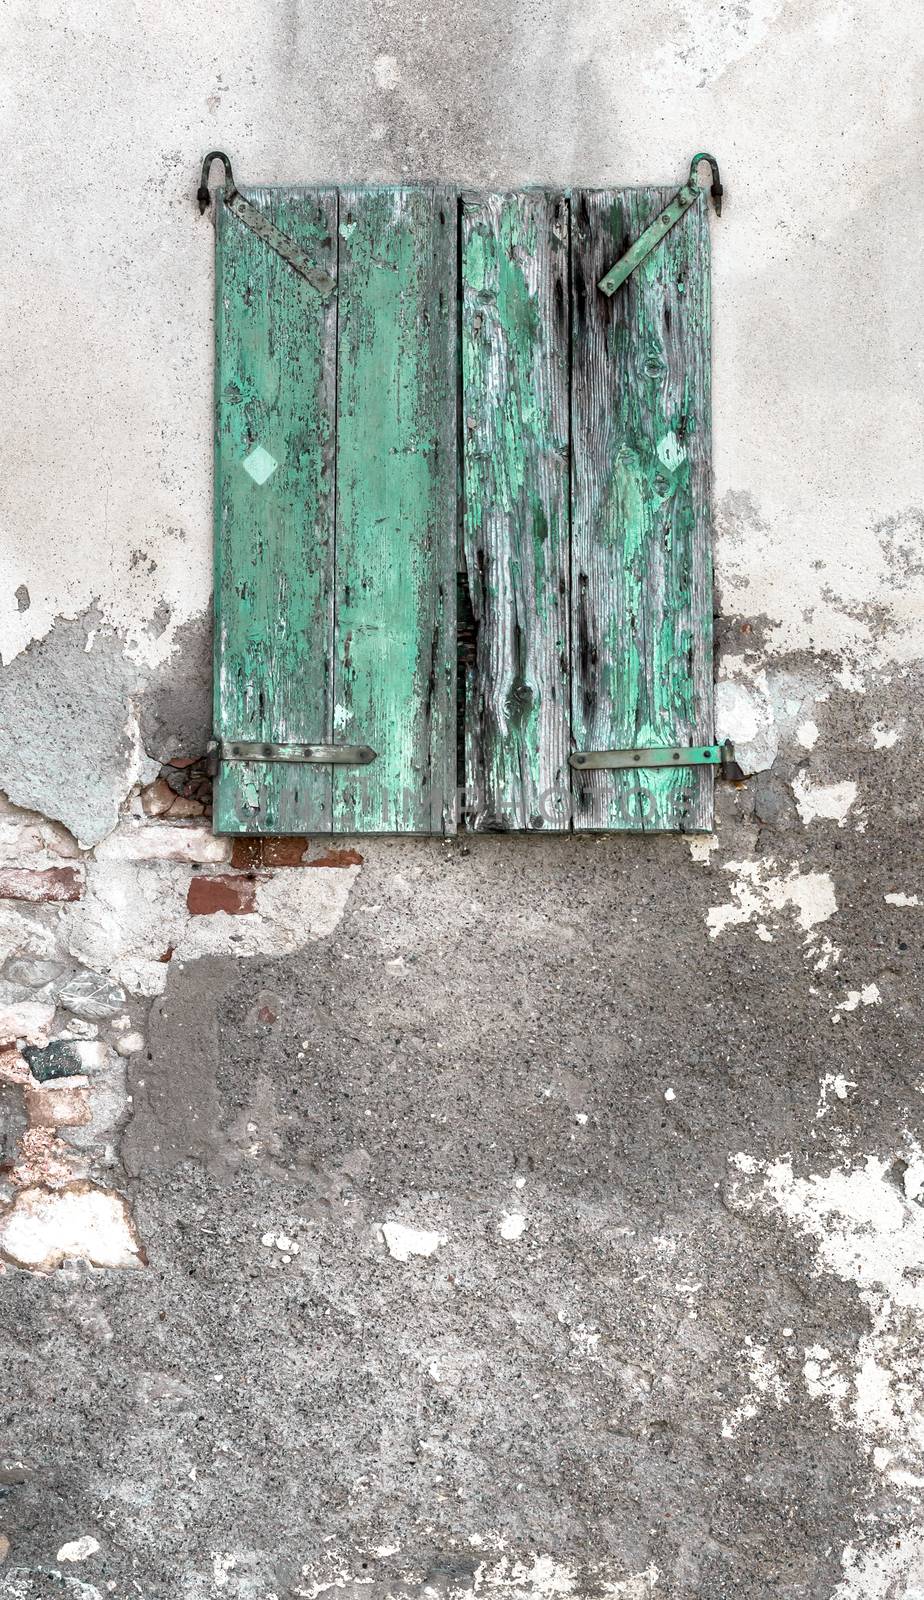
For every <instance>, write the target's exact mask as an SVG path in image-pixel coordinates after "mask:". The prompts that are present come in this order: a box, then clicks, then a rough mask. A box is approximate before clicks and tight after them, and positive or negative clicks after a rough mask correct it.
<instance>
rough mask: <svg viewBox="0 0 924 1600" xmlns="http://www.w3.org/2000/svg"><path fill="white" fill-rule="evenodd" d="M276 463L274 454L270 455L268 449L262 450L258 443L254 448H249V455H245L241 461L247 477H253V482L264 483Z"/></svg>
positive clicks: (270, 475)
mask: <svg viewBox="0 0 924 1600" xmlns="http://www.w3.org/2000/svg"><path fill="white" fill-rule="evenodd" d="M278 465H279V462H278V461H277V460H276V458H275V456H271V455H270V453H269V451H268V450H264V448H263V446H262V444H258V445H257V446H256V448H255V449H253V450H251V452H250V455H249V456H246V457H245V459H244V460H243V461H242V462H241V466H242V467H243V468H244V471H245V472H246V473H247V474H248V476H249V477H251V478H253V481H254V483H260V484H263V483H265V482H266V480H267V478H271V477H272V476H273V473H274V472H275V471H276V468H277V467H278Z"/></svg>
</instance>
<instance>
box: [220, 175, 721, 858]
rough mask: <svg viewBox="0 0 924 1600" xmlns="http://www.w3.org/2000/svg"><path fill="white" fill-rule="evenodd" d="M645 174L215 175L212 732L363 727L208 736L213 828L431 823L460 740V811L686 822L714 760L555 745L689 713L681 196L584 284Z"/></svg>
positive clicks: (691, 674)
mask: <svg viewBox="0 0 924 1600" xmlns="http://www.w3.org/2000/svg"><path fill="white" fill-rule="evenodd" d="M671 195H672V191H670V190H660V189H635V190H605V191H604V190H594V191H581V192H576V193H574V194H573V195H568V194H565V193H560V192H542V191H530V192H528V193H524V194H513V195H474V194H469V193H465V194H463V195H459V194H458V193H457V192H455V191H449V190H444V189H439V188H432V187H431V188H400V189H355V190H341V191H339V192H337V191H335V190H325V189H314V190H308V189H305V190H299V189H286V190H251V191H249V192H248V198H249V199H250V200H251V201H252V202H253V204H254V205H255V206H256V207H257V208H258V210H259V212H260V213H261V214H262V215H263V217H265V218H266V220H267V221H268V222H269V223H271V224H274V225H275V229H276V230H278V232H277V233H276V234H275V235H274V234H272V232H271V234H270V237H267V236H265V235H264V236H261V235H260V234H259V233H258V232H255V231H254V230H253V229H252V228H251V227H248V226H246V225H245V224H244V222H242V221H241V219H240V217H239V215H236V214H234V213H233V212H232V211H231V210H229V209H228V208H227V207H226V206H224V205H222V204H221V202H220V201H219V204H218V209H217V236H218V247H217V249H218V253H217V321H216V340H217V424H216V441H217V442H216V462H217V482H216V679H215V684H216V689H215V729H216V738H217V739H218V740H219V741H220V742H223V745H224V748H225V749H227V748H229V747H230V746H231V745H232V744H233V743H234V742H236V741H238V742H240V741H243V742H246V743H250V744H253V743H265V744H268V745H270V746H272V747H279V746H286V745H289V746H292V745H302V744H314V745H318V744H320V745H339V746H343V745H349V746H353V745H364V746H371V748H372V749H373V750H374V751H375V752H376V756H375V760H374V761H373V762H372V763H371V764H369V765H366V766H338V765H331V764H330V763H329V762H326V763H324V764H321V765H316V764H310V763H307V762H303V761H299V762H294V763H293V762H283V761H269V760H267V761H259V760H247V761H239V760H227V759H226V760H222V761H221V762H220V768H219V777H218V782H217V788H216V806H215V825H216V828H217V829H218V830H219V831H221V832H229V833H236V832H243V833H277V832H287V833H311V832H334V833H352V832H357V833H369V832H374V833H407V832H412V833H413V832H416V833H420V832H424V833H426V832H437V833H439V832H449V831H452V829H453V827H454V824H455V810H454V801H455V789H456V781H457V748H458V750H459V751H461V759H460V760H459V771H458V780H459V782H460V783H461V784H463V786H464V792H465V811H464V817H465V822H466V825H467V826H470V827H475V828H497V827H501V828H511V829H539V828H542V829H545V830H552V831H564V830H567V829H568V828H569V827H574V828H577V829H601V830H611V829H629V830H635V831H655V830H676V829H682V830H702V829H706V828H708V827H710V826H711V821H712V783H713V774H712V771H711V769H710V768H709V767H703V766H699V767H695V766H686V765H683V764H679V765H677V766H676V767H673V768H671V769H658V768H656V767H646V766H645V765H644V759H643V761H642V763H641V764H640V765H639V766H638V768H637V769H636V770H632V771H610V770H588V771H577V770H573V769H572V768H571V766H569V756H573V754H574V752H575V751H585V752H586V751H600V750H612V749H623V748H633V749H638V748H641V750H642V752H644V750H646V749H652V748H663V747H666V746H679V747H683V746H691V745H694V744H698V743H699V742H700V741H702V742H703V744H707V745H708V744H710V743H711V741H712V738H713V726H712V666H711V657H712V636H711V631H712V601H711V568H710V526H709V474H710V433H709V428H710V422H709V382H710V370H709V361H710V352H709V338H710V329H709V320H710V319H709V254H708V251H709V238H708V226H707V221H706V209H705V199H704V197H703V196H700V198H699V199H698V200H696V201H695V203H694V204H693V205H692V206H691V207H690V209H689V210H688V211H687V212H686V214H685V215H684V216H683V217H682V218H681V220H680V221H679V222H678V223H677V224H676V226H674V227H673V228H672V229H671V231H670V232H669V233H668V234H667V235H666V237H665V238H664V239H663V240H662V241H661V242H660V244H659V245H658V246H657V248H656V249H655V250H654V251H653V252H652V253H651V254H650V255H649V256H648V257H647V258H646V260H644V261H643V262H642V263H641V264H640V265H639V266H638V267H637V268H636V270H635V271H634V272H632V273H631V275H630V276H629V277H628V279H627V280H626V282H625V283H624V284H623V285H622V286H621V288H620V289H619V290H617V292H616V293H615V294H614V295H613V296H612V297H608V296H606V295H604V294H602V293H601V292H600V291H599V288H598V284H599V281H600V279H601V278H602V277H603V276H604V274H605V273H606V272H607V271H608V269H609V268H610V267H611V266H612V265H613V263H614V262H615V261H616V260H617V259H618V258H619V257H620V256H621V255H623V254H624V252H625V250H626V249H627V247H628V245H629V244H630V243H631V242H632V241H633V240H634V239H636V238H637V237H638V236H639V234H640V233H641V232H642V231H643V230H644V228H645V227H646V226H647V224H648V222H650V221H651V220H652V219H653V218H654V216H656V215H657V213H658V212H659V211H660V210H661V209H662V207H663V206H664V204H665V203H666V201H667V200H668V199H670V198H671ZM280 236H282V237H281V239H280ZM290 246H291V247H294V250H295V255H294V257H293V251H292V249H290V248H289V247H290ZM298 252H300V255H299V254H298ZM293 260H294V262H295V264H294V265H293ZM306 260H307V262H308V263H309V264H310V265H309V268H308V272H307V276H306V275H305V271H304V270H300V268H299V263H301V268H302V269H304V266H305V262H306ZM457 396H458V397H460V399H461V405H459V403H458V401H457ZM457 455H458V476H457ZM457 562H458V564H459V567H460V571H461V574H462V581H463V587H464V589H465V590H466V591H467V597H468V601H469V603H470V608H471V618H470V622H471V626H472V627H473V629H474V644H473V647H472V648H471V649H466V650H465V651H464V652H463V654H464V659H465V670H464V674H463V679H462V682H461V684H460V695H459V700H458V705H457V698H456V654H457V650H456V615H455V598H456V583H455V571H456V565H457ZM457 715H458V717H459V718H460V719H461V725H460V727H459V728H458V729H457Z"/></svg>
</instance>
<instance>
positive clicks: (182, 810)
mask: <svg viewBox="0 0 924 1600" xmlns="http://www.w3.org/2000/svg"><path fill="white" fill-rule="evenodd" d="M204 810H205V806H204V805H203V804H202V801H201V800H193V799H191V798H190V797H189V796H188V795H184V794H177V795H174V797H173V801H172V803H171V806H170V810H169V811H168V812H167V815H168V817H170V818H171V820H172V819H173V818H174V817H183V818H186V817H201V816H202V813H203V811H204Z"/></svg>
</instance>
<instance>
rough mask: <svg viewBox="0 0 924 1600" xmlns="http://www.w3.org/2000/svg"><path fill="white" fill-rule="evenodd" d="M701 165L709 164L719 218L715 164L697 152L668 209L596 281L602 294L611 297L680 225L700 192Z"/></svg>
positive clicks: (719, 186)
mask: <svg viewBox="0 0 924 1600" xmlns="http://www.w3.org/2000/svg"><path fill="white" fill-rule="evenodd" d="M701 161H708V163H709V168H710V171H711V173H712V183H711V185H710V188H709V193H710V194H711V195H712V203H713V205H714V206H715V214H716V216H717V217H720V216H721V215H722V195H723V194H724V192H725V191H724V189H723V188H722V181H721V179H720V177H719V164H718V162H717V161H716V159H715V156H710V155H709V154H707V152H706V151H705V150H700V151H698V152H697V154H696V155H695V156H694V157H693V160H692V161H691V162H690V176H689V178H688V179H687V181H686V183H685V184H684V186H683V188H682V189H681V190H680V191H679V193H678V194H675V195H674V198H673V200H672V201H671V202H670V204H669V205H667V206H665V208H664V210H663V211H662V212H661V214H660V216H658V217H655V220H654V222H650V223H649V224H648V227H647V228H646V229H645V231H644V233H641V234H639V237H638V238H637V239H636V241H635V243H634V244H633V245H630V246H629V248H628V250H627V251H626V253H625V255H624V256H621V257H620V259H619V260H618V261H617V263H616V265H615V266H614V267H610V270H609V272H608V273H607V274H606V276H605V277H604V278H601V279H600V282H599V283H598V284H597V288H598V289H600V290H602V292H603V293H604V294H615V292H616V290H617V289H618V288H619V286H620V284H622V283H625V281H626V279H627V278H628V277H629V275H630V274H631V273H633V272H634V271H635V269H636V267H638V266H640V265H641V263H642V262H643V261H644V260H645V257H646V256H650V255H651V252H652V250H654V249H655V248H656V247H657V246H658V245H659V244H660V243H661V240H662V239H663V238H664V235H665V234H666V233H669V232H670V230H671V228H672V227H673V226H674V224H675V223H676V222H679V221H680V218H681V217H682V216H683V215H684V212H686V211H689V209H690V207H691V206H692V205H694V204H695V202H696V201H697V200H698V199H699V197H700V195H701V194H702V192H703V191H702V189H701V188H700V186H699V183H698V182H697V178H696V171H697V168H698V167H699V164H700V162H701Z"/></svg>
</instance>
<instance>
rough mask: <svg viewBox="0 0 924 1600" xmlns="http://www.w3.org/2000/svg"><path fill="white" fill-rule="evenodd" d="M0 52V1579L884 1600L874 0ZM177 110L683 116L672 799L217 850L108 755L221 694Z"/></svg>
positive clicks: (907, 1013) (899, 298)
mask: <svg viewBox="0 0 924 1600" xmlns="http://www.w3.org/2000/svg"><path fill="white" fill-rule="evenodd" d="M2 35H3V43H4V51H3V59H4V65H5V67H6V69H7V77H8V86H9V89H8V93H7V94H6V95H5V96H3V97H2V98H0V108H2V109H0V127H2V129H3V132H4V134H5V136H6V137H5V148H6V150H7V151H8V161H7V166H6V170H5V175H4V181H3V194H4V207H5V237H6V244H5V250H4V259H3V262H2V265H0V294H2V297H3V303H4V308H5V310H6V312H7V316H6V321H5V333H6V337H5V342H4V348H3V353H2V356H0V363H2V375H3V394H4V406H3V422H2V427H3V437H4V452H3V472H2V473H0V527H2V529H3V539H2V551H0V562H2V569H0V661H2V663H3V665H2V669H0V712H2V715H0V723H2V729H0V789H2V790H3V792H4V794H5V795H8V796H9V801H10V802H12V803H8V802H7V801H6V800H4V799H3V797H2V796H0V1330H2V1338H0V1349H2V1361H0V1370H2V1371H3V1384H2V1392H3V1407H2V1422H0V1430H2V1437H0V1596H2V1600H56V1597H57V1596H61V1597H62V1600H108V1597H109V1596H112V1597H114V1600H135V1597H137V1596H141V1597H142V1600H168V1597H169V1600H305V1597H307V1600H320V1597H321V1596H322V1595H323V1596H327V1597H328V1600H330V1597H333V1596H335V1595H337V1594H338V1593H342V1594H343V1595H344V1600H364V1597H365V1596H366V1595H369V1600H388V1597H391V1596H395V1597H399V1596H400V1597H414V1596H431V1597H437V1600H475V1597H478V1600H567V1597H569V1596H575V1597H581V1600H583V1597H585V1596H586V1597H587V1600H641V1597H645V1596H654V1597H656V1600H675V1597H676V1600H693V1597H696V1600H726V1597H727V1600H732V1597H734V1600H770V1597H774V1600H777V1597H783V1600H921V1596H922V1595H924V1516H922V1511H924V1377H922V1373H924V1276H922V1264H924V1130H922V1114H921V1113H922V1095H924V1052H922V1046H921V1002H920V996H921V988H922V972H921V965H922V919H924V851H922V847H921V843H920V837H921V826H922V822H924V814H922V805H924V802H922V799H921V796H922V793H924V782H922V779H924V765H922V761H921V756H920V752H921V749H922V747H924V726H922V720H924V719H922V711H921V707H922V705H924V671H922V661H924V518H922V510H921V506H922V502H924V458H922V452H921V449H920V440H921V437H922V436H924V425H922V424H924V418H922V408H921V407H922V394H924V384H922V374H921V364H920V363H921V348H920V341H919V340H918V341H916V340H915V338H914V330H915V328H916V327H917V323H918V321H919V310H918V301H919V287H920V286H919V277H920V250H919V239H920V235H921V223H922V220H924V216H922V209H924V208H922V203H921V184H920V170H919V169H920V160H919V151H920V126H921V110H920V92H919V85H920V81H921V65H922V50H924V47H922V38H921V30H920V26H919V20H918V17H917V13H916V10H915V8H914V7H913V6H911V5H910V4H909V3H907V0H899V3H897V4H894V5H892V6H889V7H884V6H880V7H877V8H874V9H873V10H870V8H863V7H860V6H859V5H857V4H855V3H853V0H834V3H833V4H832V3H831V0H744V3H742V4H736V5H734V6H714V5H705V4H695V3H693V0H679V3H677V4H674V5H665V4H664V3H663V0H628V3H626V4H622V5H619V6H612V5H609V4H606V3H604V0H590V3H589V4H585V5H582V6H577V7H575V6H571V5H567V4H565V0H536V3H533V0H515V3H513V4H497V3H492V0H471V3H470V4H468V5H462V6H456V7H452V8H436V9H433V8H430V9H429V10H427V9H423V10H422V9H421V8H420V7H419V6H413V5H411V4H410V3H409V0H389V3H386V4H385V5H380V6H378V7H375V6H372V5H371V4H368V3H366V0H342V3H340V4H337V5H333V4H330V3H328V0H311V3H309V0H293V3H287V4H284V5H278V6H269V7H258V6H254V5H252V4H249V3H248V0H231V4H229V5H225V6H224V7H222V8H221V10H220V13H219V12H216V11H215V9H214V8H212V7H207V6H205V5H203V4H202V3H201V0H192V3H191V4H189V3H187V4H184V5H182V6H180V5H179V4H177V3H176V0H164V3H163V4H161V5H159V6H158V7H156V8H153V7H142V8H141V9H140V10H139V11H137V12H126V10H125V8H124V7H119V6H116V5H115V4H114V3H113V0H102V3H100V4H94V5H89V4H87V3H86V0H78V3H77V4H76V5H73V6H71V7H70V8H69V9H68V11H67V14H66V16H65V14H64V13H63V11H62V10H61V8H60V7H57V6H55V5H51V4H48V3H40V4H37V5H36V4H35V3H30V4H28V5H27V4H26V3H25V0H13V3H12V4H11V5H9V6H8V7H7V8H6V11H5V13H4V20H3V23H2ZM215 145H219V146H224V147H225V148H227V149H228V150H229V151H230V152H231V154H232V156H233V158H234V162H235V171H236V173H237V175H238V178H239V180H240V181H241V182H242V183H245V184H246V183H247V182H248V181H254V182H258V181H267V182H279V181H293V182H298V181H304V182H312V181H315V180H320V179H325V180H328V179H329V180H335V181H339V180H343V181H358V180H364V179H368V180H372V181H374V180H377V179H381V180H383V181H398V180H400V179H401V178H407V179H409V180H411V179H418V178H426V177H434V178H445V179H455V180H459V181H460V182H462V183H467V184H474V185H479V186H484V187H487V186H491V185H494V186H497V187H513V186H519V185H522V184H526V183H530V182H547V183H561V184H569V183H582V184H601V185H606V184H610V183H614V184H615V183H632V182H640V183H641V182H670V181H671V179H672V178H674V177H676V178H677V179H678V180H680V179H681V178H682V177H683V176H684V175H685V172H686V168H687V163H688V161H689V157H690V155H691V154H692V153H693V151H694V150H697V149H702V148H707V149H714V150H715V152H716V154H717V155H718V157H719V159H720V162H721V166H722V173H723V179H724V182H725V185H726V206H725V210H724V214H723V217H722V220H721V221H720V222H718V223H716V224H714V225H713V244H714V278H713V309H714V350H715V360H714V424H715V512H716V580H717V590H716V606H717V613H718V616H717V651H716V676H717V683H718V694H717V729H716V731H717V734H719V735H720V736H725V735H729V736H731V737H732V738H733V739H734V741H735V745H736V750H737V752H738V756H739V759H740V760H741V763H742V766H743V767H744V770H745V771H746V773H747V774H748V777H747V781H746V782H745V783H743V784H742V785H741V786H739V787H737V788H735V789H733V790H724V791H723V792H722V794H721V796H720V805H719V826H718V829H717V832H716V834H715V836H714V837H712V838H702V839H697V840H693V841H689V840H684V839H681V838H676V839H646V838H629V839H619V838H610V839H606V840H602V841H600V840H594V839H583V840H568V839H556V840H549V839H541V838H528V839H517V838H510V837H505V838H501V839H491V838H486V837H479V838H475V839H465V838H459V839H458V840H456V841H454V842H453V843H452V844H449V845H441V844H440V843H438V842H436V841H421V842H411V841H409V842H406V843H400V844H395V843H389V842H385V841H381V842H376V841H368V840H366V841H364V840H356V841H338V844H339V845H341V846H342V847H343V848H342V849H340V850H339V851H335V852H332V853H329V852H326V851H325V848H324V846H323V845H322V846H319V847H317V850H316V852H309V856H310V857H311V859H310V860H309V859H308V858H307V857H306V864H305V865H304V866H303V865H288V864H285V863H286V862H287V861H289V860H291V861H293V862H295V861H298V860H299V859H300V852H298V851H296V852H295V854H294V855H292V854H291V853H290V855H289V856H286V855H285V854H284V852H283V853H280V854H279V855H277V856H276V857H273V858H267V857H265V856H262V855H261V856H260V857H259V858H258V857H254V858H253V859H252V860H251V859H250V858H247V859H246V860H243V858H242V860H240V861H236V860H234V859H232V852H231V846H230V843H229V842H228V841H222V840H216V839H215V838H213V837H212V836H211V833H210V824H209V822H208V817H207V811H206V801H205V800H204V799H200V798H199V797H198V794H197V795H196V796H193V797H192V798H191V799H190V797H189V796H180V788H181V786H182V775H183V773H184V771H186V770H187V769H186V768H184V767H183V766H182V765H178V766H177V765H175V766H173V767H172V768H171V771H170V773H169V774H168V775H167V776H164V777H163V778H162V779H161V780H159V787H158V786H155V785H153V784H152V779H154V778H155V776H156V774H157V772H158V770H159V766H160V764H161V763H163V762H172V763H173V762H179V763H182V762H183V761H185V760H186V759H187V758H192V757H196V756H200V755H201V754H202V747H203V745H204V742H205V740H206V738H207V736H208V733H209V731H210V730H209V684H208V676H209V625H208V621H207V617H208V606H209V595H210V588H211V537H212V533H211V490H210V448H211V443H210V441H211V402H212V363H211V326H210V317H211V299H212V291H213V280H212V250H213V234H212V229H211V225H210V222H209V221H208V220H201V219H200V218H199V216H198V213H197V211H196V208H195V205H194V203H193V192H194V188H195V184H196V181H197V177H198V162H199V159H200V158H201V156H202V154H203V153H204V151H205V150H206V149H209V148H211V147H213V146H215ZM171 782H172V783H173V784H176V785H179V786H180V787H176V788H173V787H171ZM146 785H147V786H148V787H147V788H144V786H146ZM143 788H144V792H143V793H141V792H139V791H140V790H142V789H143ZM155 788H156V793H155ZM167 790H169V794H176V795H178V796H180V798H183V799H185V800H186V802H187V805H186V809H185V811H183V810H182V808H181V809H179V810H177V811H176V813H175V814H174V815H171V816H167V815H166V814H165V813H164V811H163V806H164V805H165V804H167V800H168V799H169V796H168V795H166V793H165V791H167ZM162 791H164V792H162ZM170 804H171V806H172V805H173V802H172V801H171V802H170ZM68 830H70V831H68ZM65 885H66V893H65ZM75 980H76V982H77V989H78V990H79V991H80V992H81V993H83V992H90V991H92V992H93V993H94V994H97V993H101V994H105V993H109V992H111V991H112V988H113V986H114V985H116V986H118V987H119V988H120V989H121V990H123V991H124V1009H123V1010H120V1011H118V1012H117V1013H115V1014H112V1015H101V1016H99V1017H97V1018H94V1017H86V1016H83V1017H81V1016H78V1015H76V1014H74V1013H73V1012H69V1011H67V1009H66V1007H65V1006H64V1004H62V1003H61V1002H60V1000H59V993H60V992H61V991H62V990H64V991H65V992H67V985H68V984H73V983H74V982H75ZM113 1003H114V1002H113ZM119 1004H120V1005H121V1004H122V1001H121V999H120V1001H119ZM99 1009H100V1008H99V1006H97V1010H99ZM111 1009H112V1008H111V1007H110V1005H109V1004H108V1002H107V1004H106V1005H105V1006H104V1007H103V1010H104V1011H110V1010H111ZM84 1010H86V1007H84ZM93 1263H97V1264H96V1265H94V1264H93Z"/></svg>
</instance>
